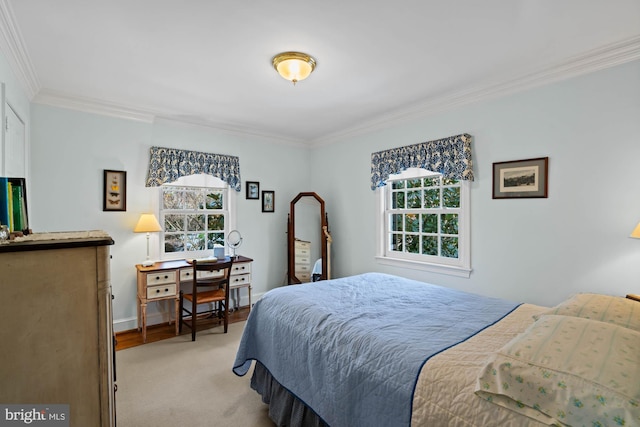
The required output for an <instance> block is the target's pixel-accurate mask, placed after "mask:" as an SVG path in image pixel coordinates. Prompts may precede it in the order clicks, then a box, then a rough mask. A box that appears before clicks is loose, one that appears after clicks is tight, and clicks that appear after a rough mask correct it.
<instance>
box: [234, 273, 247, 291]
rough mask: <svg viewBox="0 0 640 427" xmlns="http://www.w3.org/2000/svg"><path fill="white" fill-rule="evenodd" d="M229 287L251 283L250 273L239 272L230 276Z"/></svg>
mask: <svg viewBox="0 0 640 427" xmlns="http://www.w3.org/2000/svg"><path fill="white" fill-rule="evenodd" d="M229 283H230V287H231V288H234V287H236V286H238V287H239V286H246V285H248V284H249V283H251V274H239V275H235V276H231V278H230V279H229Z"/></svg>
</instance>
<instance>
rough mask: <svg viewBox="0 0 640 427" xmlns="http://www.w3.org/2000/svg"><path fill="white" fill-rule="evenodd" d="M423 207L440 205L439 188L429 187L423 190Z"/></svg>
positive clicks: (437, 206)
mask: <svg viewBox="0 0 640 427" xmlns="http://www.w3.org/2000/svg"><path fill="white" fill-rule="evenodd" d="M424 207H425V208H427V209H428V208H439V207H440V189H439V188H430V189H428V190H424Z"/></svg>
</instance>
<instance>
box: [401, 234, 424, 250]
mask: <svg viewBox="0 0 640 427" xmlns="http://www.w3.org/2000/svg"><path fill="white" fill-rule="evenodd" d="M404 242H405V251H406V252H409V253H412V254H417V253H420V247H419V243H420V238H419V237H418V236H415V235H413V234H407V235H405V238H404Z"/></svg>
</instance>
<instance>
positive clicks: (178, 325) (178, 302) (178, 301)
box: [173, 298, 180, 335]
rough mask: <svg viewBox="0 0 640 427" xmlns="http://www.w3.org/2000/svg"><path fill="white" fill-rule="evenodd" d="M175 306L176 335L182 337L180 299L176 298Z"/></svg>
mask: <svg viewBox="0 0 640 427" xmlns="http://www.w3.org/2000/svg"><path fill="white" fill-rule="evenodd" d="M173 305H174V307H175V308H176V310H175V311H176V313H175V315H176V317H175V319H176V335H180V298H176V299H175V301H174V303H173Z"/></svg>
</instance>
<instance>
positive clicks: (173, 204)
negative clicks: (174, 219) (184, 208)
mask: <svg viewBox="0 0 640 427" xmlns="http://www.w3.org/2000/svg"><path fill="white" fill-rule="evenodd" d="M162 196H163V198H162V200H163V203H162V208H163V209H180V206H181V205H182V200H183V193H182V192H180V191H176V190H173V189H168V188H165V189H164V190H163V192H162Z"/></svg>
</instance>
